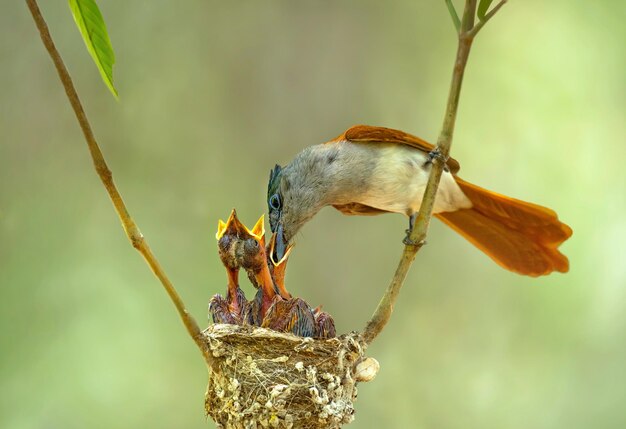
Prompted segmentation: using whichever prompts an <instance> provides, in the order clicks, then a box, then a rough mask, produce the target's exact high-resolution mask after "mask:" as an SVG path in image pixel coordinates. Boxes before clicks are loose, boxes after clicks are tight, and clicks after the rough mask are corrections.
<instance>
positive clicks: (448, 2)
mask: <svg viewBox="0 0 626 429" xmlns="http://www.w3.org/2000/svg"><path fill="white" fill-rule="evenodd" d="M445 2H446V6H448V12H450V17H451V18H452V23H453V24H454V28H456V32H457V33H459V31H461V20H460V19H459V15H457V13H456V9H455V8H454V5H453V4H452V0H445Z"/></svg>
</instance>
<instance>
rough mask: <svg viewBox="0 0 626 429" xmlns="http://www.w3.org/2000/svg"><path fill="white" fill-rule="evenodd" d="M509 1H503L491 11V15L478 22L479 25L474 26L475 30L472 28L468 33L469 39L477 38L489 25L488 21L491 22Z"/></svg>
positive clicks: (488, 14)
mask: <svg viewBox="0 0 626 429" xmlns="http://www.w3.org/2000/svg"><path fill="white" fill-rule="evenodd" d="M506 2H507V0H501V1H500V3H498V4H497V5H495V6H494V8H493V9H491V10H490V11H489V13H487V14H486V15H485V17H484V18H483V19H481V20H479V21H478V23H477V24H476V25H475V26H474V28H472V29H471V30H470V31H469V32H468V36H469V37H475V36H476V35H477V34H478V32H479V31H480V29H481V28H483V26H484V25H485V24H486V23H487V21H489V20H490V19H491V18H493V16H494V15H495V14H496V13H498V11H499V10H500V8H501V7H502V6H504V5H505V4H506Z"/></svg>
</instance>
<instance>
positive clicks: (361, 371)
mask: <svg viewBox="0 0 626 429" xmlns="http://www.w3.org/2000/svg"><path fill="white" fill-rule="evenodd" d="M204 339H205V341H206V346H207V348H208V351H209V361H210V362H209V363H210V365H209V384H208V387H207V392H206V400H205V410H206V414H207V415H208V416H210V417H211V418H212V419H213V420H214V421H215V422H216V423H217V425H218V427H219V428H224V429H231V428H233V429H235V428H245V429H249V428H294V429H295V428H303V429H309V428H339V427H341V426H343V425H344V424H346V423H350V422H351V421H353V420H354V405H353V403H354V401H355V400H356V397H357V387H356V386H357V383H358V382H360V381H369V380H372V379H373V378H374V377H375V376H376V373H377V372H378V362H376V360H375V359H372V358H365V357H364V346H363V344H364V343H363V342H362V340H361V338H360V335H359V334H358V333H351V334H347V335H342V336H340V337H338V338H332V339H326V340H314V339H312V338H302V337H297V336H295V335H292V334H286V333H280V332H275V331H272V330H268V329H264V328H258V327H252V326H238V325H227V324H215V325H211V326H209V327H208V328H207V329H206V330H205V331H204Z"/></svg>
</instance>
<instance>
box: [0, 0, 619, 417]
mask: <svg viewBox="0 0 626 429" xmlns="http://www.w3.org/2000/svg"><path fill="white" fill-rule="evenodd" d="M40 3H41V7H42V10H43V12H44V15H45V17H46V18H47V20H48V23H49V25H50V28H51V31H52V34H53V37H54V38H55V40H56V42H57V45H58V47H59V49H60V51H61V53H62V54H63V56H64V58H65V61H66V63H67V65H68V67H69V69H70V71H71V73H72V75H73V77H74V80H75V82H76V85H77V87H78V90H79V92H80V94H81V96H82V99H83V102H84V104H85V108H86V111H87V113H88V115H89V117H90V118H91V121H92V124H93V127H94V129H95V132H96V135H97V137H98V139H99V141H100V143H101V146H102V148H103V151H104V153H105V155H106V157H107V159H108V161H109V164H110V167H111V168H112V170H113V173H114V177H115V179H116V182H117V184H118V186H119V188H120V190H121V192H122V194H123V196H124V197H125V199H126V202H127V204H128V206H129V209H130V211H131V213H132V215H133V216H134V218H135V220H136V221H137V222H138V224H139V225H140V227H141V229H142V231H143V232H144V234H145V235H146V236H147V238H148V241H149V243H150V244H151V246H152V247H153V250H154V251H155V253H156V254H157V256H158V257H159V259H160V260H161V262H162V264H163V265H164V267H165V268H166V270H167V272H168V273H169V275H170V276H171V278H172V280H173V281H174V283H175V284H176V285H177V287H178V289H179V292H180V293H181V294H182V296H183V297H184V299H185V301H186V303H187V305H188V307H189V309H190V310H191V312H192V313H193V314H194V315H195V316H196V318H197V319H198V320H199V321H200V322H201V324H202V325H205V324H206V323H207V322H206V313H207V311H206V306H207V301H208V299H209V297H210V296H211V295H212V294H214V293H217V292H221V291H223V290H224V288H225V284H226V280H225V273H224V270H223V269H222V268H221V266H220V263H219V260H218V257H217V254H216V248H215V242H214V233H215V229H216V225H217V220H218V218H225V217H226V216H228V213H229V211H230V209H231V208H232V207H236V208H237V209H238V211H239V213H240V215H241V217H242V218H243V220H244V221H245V222H246V223H249V224H252V223H253V222H254V221H255V220H256V219H257V218H258V217H259V215H260V214H261V213H263V212H264V210H265V207H266V205H265V190H266V180H267V177H268V172H269V170H270V168H271V167H272V166H273V165H274V164H275V163H283V164H284V163H286V162H288V161H289V160H290V159H291V158H292V157H293V156H294V155H295V154H296V153H297V152H298V151H300V150H301V149H302V148H304V147H305V146H308V145H311V144H316V143H320V142H322V141H325V140H327V139H330V138H332V137H335V136H336V135H338V134H340V133H341V132H342V131H343V130H344V129H346V128H347V127H349V126H351V125H353V124H357V123H367V124H374V125H384V126H389V127H394V128H400V129H403V130H406V131H408V132H412V133H414V134H418V135H420V136H422V137H424V138H426V139H428V140H431V141H434V140H435V139H436V136H437V132H438V130H439V127H440V124H441V120H442V115H443V110H444V104H445V101H446V97H447V93H448V85H449V80H450V73H451V67H452V62H453V58H454V52H455V39H454V31H453V27H452V24H451V22H450V18H449V16H448V12H447V10H446V8H445V6H444V3H443V2H442V1H415V0H394V1H385V2H382V1H378V0H345V1H340V2H339V1H330V0H324V1H316V2H311V1H293V0H280V1H272V2H259V1H251V0H247V1H229V2H224V1H215V0H211V1H206V0H202V1H200V0H197V1H185V2H175V3H173V2H170V1H164V0H151V1H147V0H144V1H133V2H128V1H122V0H107V1H104V0H101V1H100V2H99V3H100V4H101V9H102V11H103V14H104V17H105V19H106V21H107V24H108V27H109V32H110V35H111V39H112V43H113V46H114V48H115V51H116V54H117V64H116V68H115V80H116V84H117V87H118V90H119V93H120V101H119V102H116V101H115V100H114V99H113V98H112V97H111V95H110V94H109V93H108V92H107V89H106V87H105V86H104V84H103V83H102V82H101V81H100V77H99V75H98V72H97V70H96V68H95V66H94V65H93V63H92V61H91V59H90V58H89V56H88V54H87V52H86V50H85V47H84V45H83V43H82V41H81V39H80V36H79V34H78V32H77V30H76V28H75V26H74V23H73V21H72V17H71V15H70V12H69V9H68V7H67V2H63V1H50V0H41V2H40ZM625 20H626V8H625V7H624V4H623V2H622V1H620V0H614V1H602V2H582V1H571V0H555V1H550V2H546V1H541V0H533V1H528V0H527V1H511V2H509V4H508V5H507V6H506V7H505V8H504V9H503V11H502V12H501V14H499V15H498V16H497V17H496V19H494V20H493V21H491V22H490V23H489V25H488V26H487V27H486V28H485V30H484V31H483V32H482V33H481V35H480V36H479V38H478V40H477V42H476V44H475V47H474V49H473V52H472V54H471V57H470V63H469V66H468V69H467V74H466V78H465V82H464V88H463V92H462V96H461V105H460V111H459V119H458V124H457V130H456V137H455V141H454V145H453V148H452V153H453V156H454V157H455V158H457V159H459V160H461V162H462V164H463V169H462V171H461V175H462V177H463V178H465V179H467V180H470V181H473V182H476V183H478V184H480V185H482V186H485V187H488V188H491V189H494V190H496V191H499V192H502V193H506V194H509V195H512V196H515V197H518V198H523V199H527V200H531V201H533V202H537V203H540V204H544V205H547V206H550V207H552V208H554V209H555V210H557V211H558V213H559V215H560V217H561V218H562V219H563V220H564V221H565V222H567V223H569V224H570V225H571V226H572V227H573V229H574V236H573V238H572V239H571V240H570V241H568V242H567V243H565V245H563V247H562V250H563V251H564V253H566V254H567V255H568V256H569V258H570V261H571V271H570V272H569V273H568V274H567V275H558V274H555V275H551V276H549V277H545V278H540V279H530V278H525V277H520V276H516V275H514V274H511V273H508V272H506V271H504V270H502V269H500V268H499V267H498V266H496V265H495V264H494V263H492V262H491V261H490V260H489V259H488V258H487V257H485V256H483V255H482V254H481V253H480V252H478V251H477V250H476V249H474V248H473V247H472V246H471V245H470V244H468V243H467V242H465V241H464V240H463V239H461V238H460V237H458V236H457V235H455V234H454V233H453V232H452V231H451V230H449V229H447V228H446V227H444V226H442V224H440V223H439V222H434V224H433V226H432V228H431V231H430V236H429V244H428V246H426V247H425V248H424V249H423V250H422V252H421V253H420V254H419V256H418V258H417V260H416V262H415V264H414V266H413V268H412V270H411V272H410V275H409V278H408V280H407V282H406V285H405V287H404V289H403V290H402V296H401V298H400V300H399V303H398V305H397V307H396V309H395V313H394V315H393V319H392V321H391V323H390V324H389V325H388V328H387V329H386V331H385V332H384V333H383V335H381V336H380V337H379V339H378V340H377V341H376V342H375V343H374V344H373V345H372V346H371V348H370V350H369V354H370V355H371V356H374V357H376V358H377V359H378V360H379V361H380V363H381V371H380V373H379V375H378V377H377V379H376V380H375V382H372V383H369V384H363V385H361V387H360V392H359V399H358V402H357V419H356V421H355V422H354V423H353V424H352V426H351V427H354V428H378V427H386V428H389V429H391V428H512V429H516V428H520V429H521V428H524V429H525V428H529V427H532V428H568V429H573V428H581V429H582V428H589V427H594V428H621V427H626V374H625V368H626V366H625V362H626V337H625V330H626V311H625V310H624V308H625V304H626V248H625V244H624V243H625V242H626V218H625V216H624V213H625V212H626V180H625V175H624V173H623V167H624V161H625V155H626V149H625V146H624V135H625V134H626V129H625V125H624V123H625V122H624V114H625V111H626V110H625V100H626V97H625V95H626V91H625V82H626V80H625V79H624V76H625V71H626V67H625V51H624V39H625V36H626V30H624V29H625V28H626V27H624V21H625ZM0 61H1V65H2V67H0V81H1V82H2V92H1V95H0V136H1V137H0V139H1V140H0V427H3V428H15V429H21V428H67V429H71V428H86V427H89V428H96V427H102V428H147V427H150V428H154V429H156V428H207V427H208V428H211V427H214V426H213V423H212V422H211V421H208V422H207V421H206V420H205V418H204V415H203V394H204V389H205V385H206V381H207V380H206V379H207V377H206V369H205V367H204V364H203V362H202V359H201V358H200V356H199V355H198V352H197V350H196V349H195V346H194V345H193V343H192V342H191V341H190V340H189V339H188V338H187V336H186V334H185V332H184V329H183V327H182V325H181V323H180V321H179V320H178V317H177V315H176V313H175V311H174V309H173V307H172V304H171V303H170V301H169V300H168V299H167V297H166V295H165V293H164V291H163V290H162V288H161V286H160V285H159V283H158V282H157V281H156V280H155V279H154V278H153V276H152V274H151V273H150V271H149V270H148V268H147V267H146V266H145V264H144V262H143V261H142V259H141V258H140V256H139V255H138V254H137V253H136V252H135V251H134V250H133V248H132V247H131V246H130V245H129V243H128V242H127V240H126V238H125V236H124V235H123V233H122V230H121V228H120V225H119V222H118V220H117V218H116V216H115V215H114V212H113V210H112V207H111V204H110V202H109V200H108V198H107V196H106V194H105V192H104V190H103V188H102V186H101V184H100V183H99V181H98V179H97V177H96V175H95V174H94V171H93V169H92V166H91V161H90V158H89V156H88V152H87V150H86V147H85V143H84V141H83V139H82V135H81V133H80V130H79V128H78V125H77V123H76V120H75V118H74V116H73V114H72V113H71V111H70V108H69V105H68V103H67V100H66V98H65V95H64V93H63V89H62V87H61V85H60V83H59V81H58V78H57V76H56V74H55V72H54V70H53V67H52V64H51V62H50V59H49V58H48V56H47V54H46V53H45V51H44V49H43V47H42V45H41V42H40V40H39V37H38V35H37V33H36V31H35V28H34V26H33V22H32V19H31V17H30V16H29V14H28V12H27V8H26V6H25V4H24V3H23V2H8V1H5V2H3V3H2V6H1V7H0ZM405 227H406V219H405V218H403V217H401V216H392V215H389V216H383V217H373V218H349V217H343V216H341V215H340V214H338V213H337V212H335V211H333V210H332V209H326V210H324V211H322V212H321V213H320V215H318V216H317V217H316V218H315V219H314V220H313V221H312V222H311V223H310V224H309V225H307V226H306V227H305V228H304V230H303V231H302V233H301V234H300V236H299V238H298V246H297V249H296V251H295V253H294V254H293V257H292V259H291V263H290V270H289V274H288V278H287V280H288V285H289V287H290V288H291V289H292V291H293V292H294V293H296V294H297V295H300V296H302V297H304V298H305V299H307V300H308V301H310V302H311V303H313V304H315V305H317V304H323V305H324V308H325V309H326V310H328V311H329V312H331V313H332V314H333V315H334V317H335V321H336V323H337V326H338V328H339V330H340V331H344V332H345V331H349V330H355V329H360V328H362V327H363V325H364V323H365V322H366V320H367V319H368V317H369V316H370V315H371V313H372V311H373V310H374V308H375V306H376V304H377V302H378V299H379V297H380V296H381V294H382V292H383V290H384V288H385V287H386V285H387V283H388V281H389V279H390V278H391V276H392V273H393V271H394V269H395V266H396V263H397V260H398V258H399V255H400V253H401V243H400V240H401V238H402V236H403V231H404V229H405ZM246 290H247V291H248V292H251V290H252V288H251V286H249V285H247V286H246Z"/></svg>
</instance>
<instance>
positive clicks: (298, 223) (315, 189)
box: [267, 146, 332, 262]
mask: <svg viewBox="0 0 626 429" xmlns="http://www.w3.org/2000/svg"><path fill="white" fill-rule="evenodd" d="M315 148H316V147H315V146H313V147H310V148H307V149H305V150H304V151H303V152H301V153H300V154H299V155H298V156H297V157H296V158H295V159H294V160H293V161H292V162H291V163H290V164H289V165H287V166H285V167H280V166H279V165H276V166H275V167H274V168H273V169H272V170H271V171H270V180H269V184H268V186H267V206H268V211H269V219H270V227H271V229H272V232H273V233H274V234H276V247H275V253H276V254H275V255H272V257H274V258H275V259H274V260H275V261H277V262H278V261H280V259H282V257H283V255H284V254H285V250H286V248H287V245H288V244H289V243H290V242H291V240H292V239H293V237H294V236H295V235H296V233H297V232H298V231H299V230H300V228H301V227H302V226H303V225H304V224H305V223H306V222H307V221H308V220H310V219H311V218H312V217H313V216H315V214H316V213H317V212H318V211H319V210H320V209H321V208H322V207H324V206H325V205H327V204H328V202H327V201H326V200H327V196H328V193H329V192H328V191H329V189H330V188H332V183H331V181H330V180H329V179H330V177H329V175H328V174H327V173H328V171H326V170H327V169H326V168H325V163H324V162H318V161H319V160H318V159H317V158H319V157H320V154H319V153H318V151H316V150H315Z"/></svg>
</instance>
